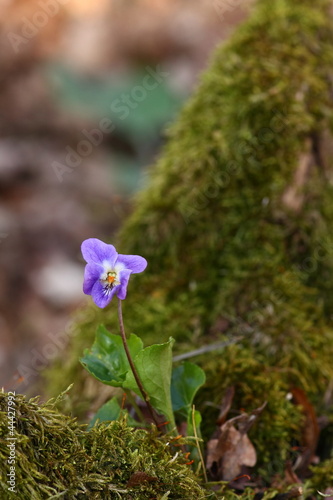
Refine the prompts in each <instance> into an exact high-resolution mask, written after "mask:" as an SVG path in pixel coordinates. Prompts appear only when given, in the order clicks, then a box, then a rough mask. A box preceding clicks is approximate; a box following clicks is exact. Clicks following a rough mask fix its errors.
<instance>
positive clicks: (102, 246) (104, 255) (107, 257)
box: [81, 238, 118, 267]
mask: <svg viewBox="0 0 333 500" xmlns="http://www.w3.org/2000/svg"><path fill="white" fill-rule="evenodd" d="M81 251H82V255H83V257H84V259H85V260H86V261H87V262H88V263H95V264H102V263H103V262H104V261H109V263H110V266H111V267H113V266H114V263H115V262H116V260H117V257H118V253H117V251H116V249H115V247H114V246H113V245H108V244H107V243H104V242H103V241H101V240H98V239H97V238H89V239H88V240H85V241H84V242H83V243H82V245H81Z"/></svg>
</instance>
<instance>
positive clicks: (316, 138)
mask: <svg viewBox="0 0 333 500" xmlns="http://www.w3.org/2000/svg"><path fill="white" fill-rule="evenodd" d="M330 7H331V2H330V1H328V0H318V1H317V2H316V3H314V2H313V1H310V0H272V1H270V2H267V1H266V0H261V1H259V2H258V6H257V8H256V10H255V12H254V14H253V16H252V17H251V18H250V19H249V20H248V21H247V22H246V23H245V25H244V26H243V27H241V28H240V29H239V30H237V32H236V33H235V35H234V36H233V37H232V39H231V40H230V41H229V42H228V43H227V44H226V45H224V46H223V47H221V48H219V49H218V50H217V52H216V54H215V56H214V58H213V61H212V64H211V67H210V69H209V70H208V71H207V73H206V74H205V75H204V76H203V78H202V82H201V84H200V86H199V88H198V89H197V91H196V92H195V94H194V96H193V97H192V99H191V100H190V101H189V103H188V105H187V106H186V107H185V109H184V110H183V112H182V114H181V116H180V118H179V120H178V121H177V123H176V124H175V125H174V126H173V127H171V129H170V130H169V132H168V134H169V141H168V144H167V146H166V147H165V150H164V152H163V154H162V155H161V158H160V159H159V160H158V162H157V164H156V165H155V166H154V168H153V169H151V178H150V183H149V186H148V188H147V189H146V190H145V191H144V192H143V193H142V194H140V196H139V197H138V200H137V205H136V209H135V210H134V213H133V215H132V216H131V217H130V219H129V220H128V221H127V223H126V224H125V226H124V228H123V230H122V231H121V233H120V235H119V237H118V249H119V251H120V252H121V253H134V254H139V255H143V256H144V257H145V258H146V259H147V260H148V262H149V267H148V269H147V271H146V272H145V273H144V274H143V275H140V276H135V277H133V279H132V281H131V283H130V290H129V295H128V299H126V303H125V304H124V317H125V322H126V325H127V330H128V332H131V331H133V332H135V333H136V334H139V335H142V336H143V338H144V339H145V341H146V342H147V343H151V342H160V341H161V342H162V341H164V340H166V339H167V338H168V337H169V336H170V335H172V336H173V337H174V338H175V339H176V341H177V342H176V349H178V351H179V352H183V351H186V350H191V349H193V348H194V347H197V346H199V345H204V344H209V343H211V342H213V341H216V340H217V339H232V338H233V337H234V336H235V335H236V336H241V337H242V339H241V340H239V341H238V343H237V344H236V345H231V346H228V347H226V348H225V349H224V350H222V351H221V352H217V353H216V355H215V356H212V354H211V353H210V354H209V355H207V356H202V357H200V358H198V362H199V363H200V364H201V365H202V367H203V368H204V369H205V370H206V372H207V385H206V389H204V390H203V391H202V393H201V396H199V400H198V402H197V405H198V406H199V407H200V409H201V410H202V411H203V414H204V422H206V424H205V428H206V429H205V428H204V429H203V430H204V433H205V436H206V437H208V435H209V432H210V431H211V430H212V427H213V426H214V419H215V416H216V414H217V411H218V410H216V412H215V414H214V412H212V411H211V410H207V408H206V406H205V401H207V399H209V401H210V402H211V403H214V404H216V405H218V404H219V403H220V401H221V398H222V396H223V394H224V391H225V390H226V388H227V387H229V386H230V385H235V387H236V397H235V400H234V403H233V407H232V411H234V412H239V411H241V409H242V408H243V409H245V410H246V411H249V410H251V409H253V408H255V407H257V406H259V405H260V404H262V403H263V402H264V401H265V400H267V401H268V405H267V408H266V410H265V412H264V413H263V415H262V418H261V419H260V420H259V422H258V425H257V426H256V427H254V428H253V429H252V430H251V434H250V437H251V440H252V441H253V443H254V444H255V446H256V448H257V450H258V451H259V452H260V453H259V460H258V465H257V468H256V469H255V474H260V475H261V476H262V477H263V478H264V480H265V481H266V482H268V483H269V482H270V481H271V480H272V478H273V477H275V476H276V474H280V475H283V473H284V469H285V464H286V461H287V459H289V460H291V459H293V458H294V457H293V456H292V455H291V452H290V450H291V442H299V440H300V439H301V437H300V436H301V434H302V433H303V430H304V429H303V425H304V418H303V417H304V415H303V409H302V408H300V407H298V406H295V405H294V404H292V403H291V402H290V400H289V399H288V397H287V396H288V393H289V391H290V389H291V388H293V387H298V388H301V389H302V390H303V391H304V392H305V394H306V395H307V398H308V399H309V401H310V402H311V404H312V405H313V406H314V408H315V411H316V412H317V414H318V415H326V416H327V417H328V419H329V420H330V422H332V416H333V411H332V400H331V399H330V397H329V394H328V393H327V392H326V391H327V388H328V387H329V386H330V383H331V381H332V379H333V363H332V359H333V324H332V305H333V163H332V159H331V157H330V154H329V148H327V144H331V141H332V139H331V137H332V132H333V120H332V118H333V97H332V95H333V94H332V71H333V70H332V68H333V25H332V19H331V15H330ZM113 243H114V242H113ZM99 322H102V323H104V324H106V326H109V327H110V329H111V330H112V331H116V330H117V326H116V311H115V308H113V307H112V305H111V307H109V308H108V309H107V310H105V311H97V310H96V308H94V307H93V306H91V307H89V308H88V310H87V312H86V314H85V317H84V319H81V320H80V321H79V322H78V324H77V325H76V327H75V328H76V331H77V335H76V336H75V338H74V340H73V343H72V344H71V347H70V354H69V356H68V359H67V361H66V363H67V365H65V367H66V369H64V364H63V360H62V361H61V362H60V363H59V364H55V365H54V367H53V368H52V370H51V371H50V372H49V375H48V378H49V380H50V385H49V387H50V390H51V392H53V394H56V393H59V392H60V391H61V390H63V389H64V387H65V386H66V385H68V383H69V382H71V381H74V380H75V381H76V390H77V399H79V398H81V401H82V399H84V398H82V394H84V392H85V390H84V387H85V384H86V380H87V377H86V375H85V374H84V373H83V371H82V369H80V366H79V364H78V359H79V357H80V355H81V354H82V351H83V348H84V347H89V346H90V345H91V343H92V341H93V338H94V335H95V330H96V327H97V325H98V323H99ZM59 371H61V372H62V373H61V376H60V375H59ZM325 393H326V396H325ZM90 402H91V399H89V398H88V404H90ZM331 425H332V424H331ZM207 429H208V430H207ZM325 432H327V434H326V435H327V436H328V435H329V433H330V432H331V430H330V427H328V430H326V431H325ZM324 435H325V434H324ZM324 448H325V451H324V452H323V453H322V455H321V458H325V459H326V462H323V463H322V464H321V465H320V466H319V467H321V468H320V471H321V476H320V477H321V480H320V483H321V489H322V490H323V489H324V488H325V487H326V486H331V485H332V483H333V468H332V461H331V460H330V458H331V457H332V446H331V445H330V446H327V445H326V446H324ZM319 467H318V471H319Z"/></svg>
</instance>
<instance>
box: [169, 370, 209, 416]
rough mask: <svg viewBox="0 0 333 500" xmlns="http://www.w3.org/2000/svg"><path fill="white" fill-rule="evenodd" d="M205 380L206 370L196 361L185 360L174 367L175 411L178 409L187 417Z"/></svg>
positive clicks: (172, 385) (173, 396) (173, 398)
mask: <svg viewBox="0 0 333 500" xmlns="http://www.w3.org/2000/svg"><path fill="white" fill-rule="evenodd" d="M205 380H206V376H205V372H204V371H203V370H202V369H201V368H200V366H197V365H195V364H194V363H189V362H188V361H185V363H183V364H181V365H179V366H177V367H176V368H174V370H173V372H172V380H171V398H172V407H173V411H177V412H178V413H180V414H181V415H182V416H183V417H185V418H186V419H187V418H188V415H189V413H190V412H191V411H192V404H193V399H194V396H195V395H196V393H197V391H198V389H199V388H200V387H201V386H202V385H203V384H204V383H205Z"/></svg>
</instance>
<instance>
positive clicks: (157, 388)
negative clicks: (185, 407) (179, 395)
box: [124, 338, 175, 427]
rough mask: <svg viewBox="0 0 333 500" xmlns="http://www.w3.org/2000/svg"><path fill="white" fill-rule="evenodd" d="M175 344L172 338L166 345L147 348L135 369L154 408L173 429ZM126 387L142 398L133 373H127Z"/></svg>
mask: <svg viewBox="0 0 333 500" xmlns="http://www.w3.org/2000/svg"><path fill="white" fill-rule="evenodd" d="M173 343H174V339H172V338H170V339H169V341H168V342H166V343H165V344H154V345H151V346H149V347H146V348H145V349H143V350H142V351H140V352H139V353H138V354H137V355H136V357H135V359H134V364H135V367H136V369H137V371H138V374H139V377H140V379H141V381H142V384H143V387H144V389H145V391H146V392H147V394H148V396H149V398H150V402H151V404H152V406H153V407H154V409H155V410H156V411H158V412H159V413H161V414H162V415H164V417H165V418H166V419H167V420H168V421H169V422H170V426H172V427H173V426H174V425H175V424H174V416H173V411H172V403H171V392H170V383H171V371H172V345H173ZM124 387H126V388H127V389H131V390H132V391H134V392H135V393H136V394H138V395H139V396H141V393H140V391H139V389H138V386H137V384H136V382H135V379H134V376H133V374H132V372H128V373H127V375H126V381H125V383H124Z"/></svg>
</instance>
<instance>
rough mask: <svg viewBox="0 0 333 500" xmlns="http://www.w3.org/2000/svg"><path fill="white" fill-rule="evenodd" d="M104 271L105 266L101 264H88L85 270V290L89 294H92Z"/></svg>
mask: <svg viewBox="0 0 333 500" xmlns="http://www.w3.org/2000/svg"><path fill="white" fill-rule="evenodd" d="M102 273H103V267H102V266H101V265H99V264H87V265H86V267H85V270H84V281H83V292H84V293H86V294H87V295H90V294H91V290H92V288H93V286H94V284H95V283H96V281H98V280H99V279H100V276H101V274H102Z"/></svg>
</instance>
